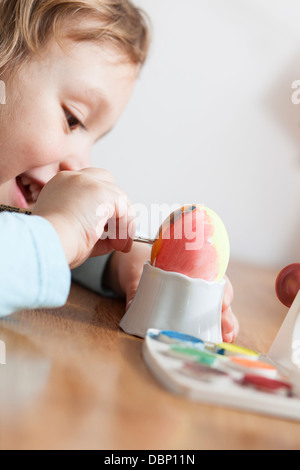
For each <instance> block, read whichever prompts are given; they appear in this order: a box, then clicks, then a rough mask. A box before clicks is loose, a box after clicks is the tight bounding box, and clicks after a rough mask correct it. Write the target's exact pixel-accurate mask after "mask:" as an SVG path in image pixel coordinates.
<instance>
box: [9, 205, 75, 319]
mask: <svg viewBox="0 0 300 470" xmlns="http://www.w3.org/2000/svg"><path fill="white" fill-rule="evenodd" d="M0 246H1V258H0V259H1V263H0V317H1V316H5V315H9V314H10V313H13V312H16V311H19V310H23V309H34V308H41V307H60V306H62V305H64V303H65V302H66V300H67V298H68V295H69V290H70V282H71V276H70V269H69V266H68V263H67V261H66V257H65V255H64V252H63V249H62V246H61V243H60V240H59V237H58V236H57V234H56V232H55V230H54V229H53V227H52V226H51V224H50V223H49V222H48V221H47V220H45V219H43V218H41V217H28V216H25V215H20V214H6V213H3V214H1V215H0Z"/></svg>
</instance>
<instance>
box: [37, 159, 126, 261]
mask: <svg viewBox="0 0 300 470" xmlns="http://www.w3.org/2000/svg"><path fill="white" fill-rule="evenodd" d="M131 209H132V208H131V205H130V202H129V200H128V197H127V196H126V194H125V193H124V192H123V191H122V190H121V189H120V188H119V187H118V186H116V185H115V184H114V182H113V178H112V176H111V175H110V174H109V173H108V172H106V171H105V170H100V169H93V168H89V169H86V170H81V171H74V172H73V171H63V172H61V173H58V174H57V175H56V176H55V177H54V178H53V179H52V180H51V181H50V182H49V183H48V184H47V185H46V186H45V187H44V188H43V190H42V192H41V194H40V196H39V198H38V201H37V203H36V206H35V208H34V211H33V215H38V216H41V217H44V218H45V219H47V220H49V222H50V223H51V224H52V225H53V227H54V229H55V230H56V232H57V234H58V236H59V237H60V240H61V243H62V246H63V249H64V251H65V254H66V258H67V260H68V263H69V265H70V268H71V269H74V268H76V267H78V266H80V265H81V264H83V263H84V261H86V260H87V258H89V257H90V256H101V255H104V254H107V253H110V252H111V251H113V250H117V251H122V252H124V253H128V252H129V251H130V250H131V248H132V244H133V238H134V235H135V221H134V217H133V216H132V213H133V212H132V210H131ZM109 220H113V221H114V223H115V224H116V227H117V228H118V230H116V234H117V236H116V237H112V238H107V239H105V240H101V239H100V238H101V236H102V235H103V233H104V231H105V227H106V225H107V223H108V221H109ZM120 229H121V232H122V239H121V238H118V234H119V233H120ZM123 238H124V239H123Z"/></svg>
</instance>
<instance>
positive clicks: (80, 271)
mask: <svg viewBox="0 0 300 470" xmlns="http://www.w3.org/2000/svg"><path fill="white" fill-rule="evenodd" d="M113 255H114V254H113V253H111V254H109V255H105V256H100V257H97V258H89V259H88V260H86V262H85V263H83V264H82V265H81V266H79V268H76V269H73V271H72V280H73V281H75V282H78V283H79V284H80V285H82V286H84V287H86V288H87V289H90V290H91V291H93V292H96V293H97V294H99V295H102V296H104V297H112V298H118V297H120V296H119V295H118V294H117V293H116V291H115V290H113V287H112V286H110V287H108V286H107V283H106V275H107V271H108V268H109V266H110V261H111V257H112V256H113Z"/></svg>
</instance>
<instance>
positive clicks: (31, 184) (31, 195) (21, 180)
mask: <svg viewBox="0 0 300 470" xmlns="http://www.w3.org/2000/svg"><path fill="white" fill-rule="evenodd" d="M16 183H17V187H18V189H19V195H18V196H19V206H20V207H23V208H28V207H29V206H32V205H34V204H35V203H36V201H37V199H38V197H39V195H40V192H41V190H42V189H43V185H41V184H39V183H38V182H37V181H35V180H34V179H32V178H30V177H29V176H27V175H25V174H23V175H20V176H17V178H16Z"/></svg>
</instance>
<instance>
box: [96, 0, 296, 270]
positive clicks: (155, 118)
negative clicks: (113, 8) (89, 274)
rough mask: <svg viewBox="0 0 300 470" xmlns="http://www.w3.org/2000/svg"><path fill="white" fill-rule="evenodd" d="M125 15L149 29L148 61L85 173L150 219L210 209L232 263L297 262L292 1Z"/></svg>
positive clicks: (194, 4)
mask: <svg viewBox="0 0 300 470" xmlns="http://www.w3.org/2000/svg"><path fill="white" fill-rule="evenodd" d="M135 3H136V4H138V5H139V6H142V7H143V8H144V9H145V10H146V11H147V12H148V13H149V15H150V17H151V19H152V24H153V42H152V47H151V53H150V57H149V60H148V63H147V65H146V66H145V68H144V69H143V71H142V74H141V77H140V79H139V81H138V84H137V86H136V90H135V93H134V96H133V99H132V101H131V103H130V105H129V107H128V108H127V110H126V112H125V114H124V116H123V117H122V119H121V120H120V122H119V123H118V125H117V127H116V128H115V130H114V131H113V133H112V134H110V135H109V136H107V137H106V138H105V139H104V140H103V141H102V142H100V143H99V144H97V145H96V146H95V148H94V151H93V164H94V165H95V166H98V167H103V168H107V169H108V170H110V171H111V172H112V173H113V174H114V176H115V178H116V181H117V183H118V184H119V185H120V186H121V187H122V188H123V189H125V190H126V191H127V192H128V194H129V196H130V198H131V200H132V202H133V203H144V204H146V205H147V206H148V207H149V209H150V206H151V204H154V203H156V204H159V203H168V204H173V203H205V204H206V205H207V206H208V207H210V208H212V209H214V210H215V211H216V212H217V213H218V214H219V215H220V216H221V217H222V219H223V221H224V222H225V225H226V226H227V229H228V232H229V236H230V240H231V248H232V257H233V258H236V259H242V260H246V261H251V262H255V263H260V264H265V265H272V266H278V267H281V266H282V267H284V266H285V265H286V264H288V263H290V262H296V261H297V262H300V105H299V106H296V105H294V104H292V102H291V95H292V88H291V85H292V82H293V81H294V80H296V79H300V27H299V25H300V1H299V0H136V2H135ZM156 228H157V227H152V233H153V231H154V232H155V231H156Z"/></svg>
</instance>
